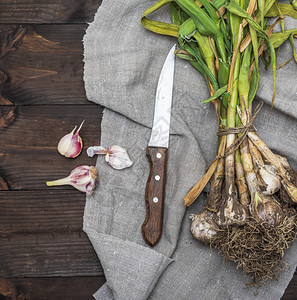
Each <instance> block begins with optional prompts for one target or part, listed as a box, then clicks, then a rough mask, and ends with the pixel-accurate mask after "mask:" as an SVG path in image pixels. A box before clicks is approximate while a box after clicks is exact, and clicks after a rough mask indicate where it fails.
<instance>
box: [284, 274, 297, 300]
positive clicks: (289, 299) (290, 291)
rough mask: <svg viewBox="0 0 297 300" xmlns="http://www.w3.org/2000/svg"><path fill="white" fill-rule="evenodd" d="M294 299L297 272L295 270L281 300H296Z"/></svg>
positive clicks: (295, 296)
mask: <svg viewBox="0 0 297 300" xmlns="http://www.w3.org/2000/svg"><path fill="white" fill-rule="evenodd" d="M296 299H297V273H296V272H295V274H294V276H293V278H292V280H291V282H290V284H289V285H288V287H287V289H286V290H285V293H284V295H283V297H282V298H281V300H296Z"/></svg>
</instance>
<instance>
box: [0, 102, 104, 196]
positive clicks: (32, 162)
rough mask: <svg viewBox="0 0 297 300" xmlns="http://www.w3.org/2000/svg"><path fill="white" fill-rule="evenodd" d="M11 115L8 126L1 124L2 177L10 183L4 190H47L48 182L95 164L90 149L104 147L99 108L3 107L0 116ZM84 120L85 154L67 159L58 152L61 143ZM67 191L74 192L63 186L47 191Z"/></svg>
mask: <svg viewBox="0 0 297 300" xmlns="http://www.w3.org/2000/svg"><path fill="white" fill-rule="evenodd" d="M11 114H14V116H13V117H8V118H6V117H5V118H4V119H5V120H6V121H5V120H4V121H2V123H3V124H4V126H2V128H1V125H0V139H1V144H0V157H1V159H0V177H2V181H3V182H5V183H6V186H4V188H3V189H4V190H5V189H7V186H8V188H9V189H10V190H21V189H22V190H32V189H45V188H47V187H46V185H45V182H46V181H49V180H54V179H58V178H63V177H66V176H67V175H69V173H70V172H71V170H73V169H74V168H75V167H77V166H79V165H83V164H86V165H94V164H95V162H96V157H93V158H89V157H88V156H87V154H86V149H87V148H88V147H89V146H94V145H99V144H100V124H101V117H102V107H100V106H99V105H95V104H94V105H92V104H89V105H82V106H75V105H73V106H66V107H65V106H59V105H52V106H19V107H17V108H15V107H14V106H0V116H10V115H11ZM7 119H9V120H10V121H7ZM83 120H85V123H84V125H83V127H82V129H81V131H80V135H81V137H82V139H83V143H84V148H83V151H82V153H81V154H80V155H79V156H78V157H77V158H75V159H69V158H65V157H64V156H62V155H60V154H59V153H58V151H57V145H58V142H59V140H60V139H61V138H62V137H63V136H64V135H65V134H67V133H69V132H71V131H72V129H73V128H74V126H75V125H79V124H80V123H81V122H82V121H83ZM0 124H1V117H0ZM102 159H103V160H104V158H103V157H102ZM103 160H102V163H104V161H103ZM99 176H100V170H99ZM0 187H1V184H0ZM65 188H67V189H69V190H71V189H73V188H72V187H64V186H62V187H50V188H49V187H48V188H47V190H48V191H50V190H51V189H65Z"/></svg>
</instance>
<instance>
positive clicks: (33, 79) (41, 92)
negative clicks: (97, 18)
mask: <svg viewBox="0 0 297 300" xmlns="http://www.w3.org/2000/svg"><path fill="white" fill-rule="evenodd" d="M0 10H1V8H0ZM85 29H86V25H74V24H71V25H63V26H61V25H26V26H24V25H19V26H15V25H14V26H13V25H9V26H8V25H0V104H2V105H3V104H4V105H10V104H16V105H30V104H35V105H36V104H89V103H90V102H89V101H88V100H87V98H86V94H85V89H84V82H83V44H82V38H83V35H84V33H85ZM98 84H100V83H98Z"/></svg>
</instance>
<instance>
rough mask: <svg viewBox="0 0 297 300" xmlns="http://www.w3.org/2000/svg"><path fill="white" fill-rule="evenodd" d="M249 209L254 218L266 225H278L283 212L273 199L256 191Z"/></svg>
mask: <svg viewBox="0 0 297 300" xmlns="http://www.w3.org/2000/svg"><path fill="white" fill-rule="evenodd" d="M251 210H252V211H251V214H252V216H253V217H254V218H255V219H256V220H258V221H259V222H264V223H267V224H268V225H278V224H279V223H280V222H281V220H282V219H283V218H284V212H283V210H282V208H281V206H280V205H279V203H278V202H277V201H276V200H275V199H273V198H272V197H267V196H266V197H265V196H264V195H259V194H258V193H256V194H255V197H254V202H253V203H252V204H251Z"/></svg>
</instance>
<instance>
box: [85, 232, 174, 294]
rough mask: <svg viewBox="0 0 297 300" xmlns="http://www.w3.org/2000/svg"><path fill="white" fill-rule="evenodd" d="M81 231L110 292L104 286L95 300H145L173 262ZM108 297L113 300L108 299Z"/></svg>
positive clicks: (114, 239) (120, 241)
mask: <svg viewBox="0 0 297 300" xmlns="http://www.w3.org/2000/svg"><path fill="white" fill-rule="evenodd" d="M84 231H85V232H86V234H87V235H88V237H89V239H90V241H91V243H92V245H93V247H94V249H95V251H96V253H97V255H98V258H99V260H100V262H101V265H102V267H103V270H104V274H105V277H106V285H107V286H108V288H109V289H110V290H108V289H107V287H106V286H105V285H104V286H103V289H102V290H101V289H99V291H97V292H96V293H95V295H96V298H95V299H104V300H105V299H108V300H109V299H131V300H133V299H135V300H136V299H137V300H141V299H143V300H145V299H147V298H148V296H149V295H150V293H151V292H152V290H153V288H154V287H155V285H156V283H157V281H158V279H159V277H160V276H161V275H162V273H163V272H164V270H165V269H166V268H167V266H168V265H169V264H170V263H171V262H173V259H171V258H169V257H166V256H165V255H163V254H161V253H159V252H156V251H155V250H153V249H150V248H148V247H145V246H142V245H139V244H136V243H133V242H130V241H127V240H123V239H121V238H118V237H116V236H111V235H108V234H104V233H99V232H97V231H95V230H93V229H90V228H84ZM110 291H111V292H110ZM107 294H109V296H108V297H110V295H112V297H113V298H108V297H107ZM104 295H105V296H104ZM103 296H104V297H105V298H103Z"/></svg>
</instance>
